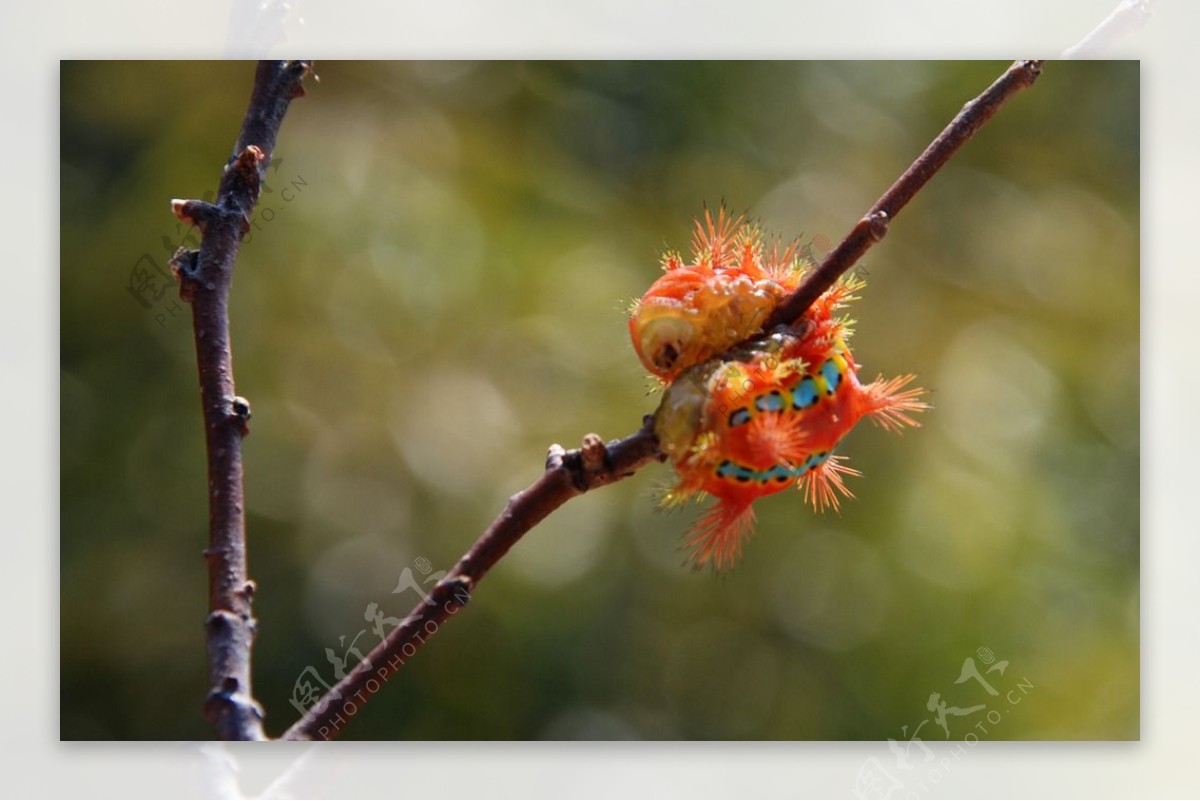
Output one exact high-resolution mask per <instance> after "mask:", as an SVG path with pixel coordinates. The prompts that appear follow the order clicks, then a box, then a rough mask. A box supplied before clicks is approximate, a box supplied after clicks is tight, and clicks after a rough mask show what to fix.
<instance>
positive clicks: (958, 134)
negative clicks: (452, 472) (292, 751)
mask: <svg viewBox="0 0 1200 801" xmlns="http://www.w3.org/2000/svg"><path fill="white" fill-rule="evenodd" d="M1042 64H1043V62H1041V61H1018V62H1016V63H1014V64H1013V65H1012V66H1011V67H1009V68H1008V70H1006V71H1005V73H1004V74H1003V75H1002V76H1001V77H1000V78H999V79H998V80H997V81H996V82H995V83H993V84H992V85H991V86H990V87H989V88H988V89H987V90H986V91H984V92H983V94H981V95H979V97H977V98H975V99H974V100H972V101H971V102H969V103H967V104H966V105H965V106H964V107H963V109H962V111H961V112H959V114H958V115H957V116H955V117H954V119H953V120H952V121H951V122H950V124H949V125H947V126H946V128H945V129H944V130H943V131H942V132H941V133H940V134H939V135H938V136H937V138H936V139H934V140H933V142H932V143H931V144H930V145H929V147H927V148H926V149H925V151H924V152H923V153H921V155H920V156H918V157H917V159H916V161H914V162H913V163H912V165H911V166H910V167H909V168H908V169H907V170H905V172H904V174H903V175H901V176H900V178H899V179H897V180H896V182H895V183H894V184H892V186H891V187H890V188H889V189H888V190H887V192H885V193H884V195H883V197H881V198H880V199H879V201H878V202H877V203H876V204H875V205H874V206H872V207H871V210H870V211H869V212H867V214H866V215H865V216H864V217H863V218H862V219H861V220H859V222H858V223H857V224H856V225H855V226H854V228H853V229H852V230H851V231H850V233H849V234H847V235H846V237H845V239H843V240H842V241H841V243H840V244H838V246H837V247H836V248H834V249H833V251H831V252H830V254H829V255H828V256H827V257H826V258H825V260H824V261H823V262H822V263H821V265H820V266H819V267H818V268H817V269H816V270H815V271H813V273H812V274H811V275H810V276H809V277H808V278H807V279H806V280H805V281H804V283H803V284H801V286H800V287H799V288H798V289H797V290H796V291H795V292H794V293H793V294H792V295H790V296H789V297H788V298H787V300H785V301H784V303H782V304H781V305H780V306H779V307H778V308H777V309H776V310H775V313H774V314H772V315H771V317H770V318H769V320H768V322H767V325H766V326H764V330H770V329H772V328H774V327H775V326H777V325H786V324H788V323H791V322H793V321H795V320H796V319H797V318H799V317H800V316H801V315H802V314H803V313H804V312H805V311H806V310H807V309H808V307H809V306H810V305H812V303H813V302H814V301H815V300H816V299H817V298H819V297H820V296H821V294H822V293H824V292H825V290H827V289H829V287H831V286H833V284H834V282H835V281H837V279H838V278H839V277H840V276H841V275H842V274H844V273H845V272H846V271H848V270H849V269H850V268H851V267H853V266H854V264H855V263H857V261H858V260H859V259H861V258H862V256H863V254H865V253H866V252H867V250H868V249H870V247H871V246H872V245H873V244H875V243H876V242H878V241H879V240H881V239H882V238H883V237H884V235H885V234H886V233H887V226H888V223H889V222H890V221H891V220H892V219H893V218H895V216H896V214H898V213H899V212H900V210H901V209H902V208H904V206H905V205H906V204H907V203H908V202H909V201H910V200H912V198H913V197H914V196H915V195H916V194H917V193H918V192H919V191H920V190H921V189H922V187H924V186H925V184H926V183H928V182H929V179H931V178H932V177H933V176H934V175H935V174H936V173H937V171H938V170H940V169H941V168H942V167H943V166H944V165H945V164H946V162H947V161H948V160H949V159H950V157H951V156H953V155H954V153H955V152H956V151H957V150H958V149H959V148H960V147H961V146H962V145H963V144H964V143H965V142H966V141H967V140H968V139H970V138H971V136H972V135H974V133H975V132H976V131H977V130H979V128H980V127H981V126H983V125H984V124H985V123H986V122H987V121H988V120H989V119H991V117H992V115H994V114H995V113H996V112H997V111H998V110H999V109H1000V107H1001V106H1003V105H1004V104H1005V103H1006V102H1008V100H1009V99H1010V98H1011V97H1012V96H1013V95H1014V94H1016V93H1017V92H1018V91H1020V90H1021V89H1024V88H1026V87H1029V86H1032V85H1033V83H1034V81H1035V80H1037V77H1038V75H1039V74H1040V73H1041V68H1042ZM663 458H664V456H663V454H662V453H661V452H660V451H659V447H658V439H657V437H656V436H655V434H654V428H653V418H652V417H646V418H645V419H644V420H643V424H642V428H641V430H640V431H638V432H637V433H635V434H633V435H631V436H629V437H626V438H625V439H621V440H617V441H615V442H612V443H609V444H608V445H607V446H606V445H604V444H603V442H602V441H601V440H600V438H599V437H598V436H596V435H595V434H589V435H588V436H587V437H585V438H584V442H583V447H582V448H581V449H579V450H574V451H569V452H566V451H564V450H563V449H562V448H561V447H560V446H558V445H553V446H551V448H550V453H549V456H548V457H547V461H546V470H545V472H544V473H543V474H542V476H541V477H540V478H539V479H538V480H537V481H535V482H534V483H533V484H532V485H531V486H530V487H528V488H527V489H525V490H523V491H522V492H519V493H517V494H516V495H514V496H512V498H510V499H509V502H508V504H507V505H506V506H505V508H504V511H503V512H501V513H500V516H499V517H497V518H496V519H495V520H494V521H493V522H492V524H491V525H490V526H488V528H487V530H486V531H485V532H484V533H483V535H482V536H481V537H480V538H479V540H478V541H476V543H475V544H474V545H473V546H472V547H471V549H470V550H469V551H467V553H466V555H464V556H463V557H462V559H460V560H459V562H458V564H456V565H455V566H454V568H453V569H452V570H451V571H450V572H449V573H448V574H447V575H446V577H445V578H443V579H442V580H441V581H440V582H438V584H437V586H436V587H435V588H434V590H433V591H432V592H431V593H430V595H429V599H428V600H427V601H423V602H422V603H419V604H418V605H417V606H416V607H415V608H414V609H413V610H412V612H411V613H409V616H408V617H407V618H405V619H404V621H403V623H402V624H401V625H400V626H398V627H397V628H395V629H393V630H392V632H391V633H390V634H389V635H388V636H387V637H386V638H385V639H384V640H383V641H382V642H381V643H379V645H377V646H376V647H375V648H374V649H373V650H372V651H371V652H370V653H369V654H368V655H367V657H366V659H364V660H363V661H361V662H359V664H358V665H356V666H355V667H354V669H353V670H351V671H350V672H349V673H348V674H346V676H345V678H343V679H342V680H341V681H339V682H338V683H337V684H336V685H335V686H334V687H333V689H332V690H330V691H329V692H328V693H326V695H325V696H324V697H323V698H322V699H321V700H320V701H318V702H317V704H316V705H314V706H313V707H312V708H311V709H310V710H308V712H307V713H306V714H305V715H304V716H303V717H302V718H301V719H300V720H299V721H297V722H296V724H295V725H293V726H292V727H291V728H290V729H288V730H287V732H285V733H284V735H283V739H285V740H315V739H322V740H329V739H332V738H333V737H336V736H337V735H338V733H339V732H341V730H342V728H343V727H344V726H345V725H346V723H347V722H349V720H350V719H351V718H353V717H354V715H355V714H357V712H358V709H359V706H360V705H361V704H363V703H365V702H366V701H367V700H368V699H369V698H370V697H371V696H372V695H374V694H375V693H376V692H378V691H379V690H380V688H381V687H382V685H383V683H384V682H385V681H387V679H388V678H390V677H391V676H392V675H394V674H395V673H396V672H397V671H398V670H399V669H400V668H401V667H403V666H404V664H405V662H406V661H407V660H408V659H411V658H412V656H413V655H414V654H416V652H417V650H418V649H419V648H420V647H421V646H422V645H424V644H425V643H426V642H427V641H428V639H429V638H430V637H432V636H433V635H434V634H436V633H437V632H438V630H439V627H440V625H441V624H442V623H443V622H444V621H445V620H446V619H447V618H449V617H450V616H451V615H453V614H455V613H457V612H458V610H459V609H460V608H461V607H462V606H463V605H464V604H465V603H466V602H467V601H469V600H470V598H471V594H472V593H473V592H474V591H475V588H476V586H477V585H478V583H479V581H480V580H481V579H482V578H483V576H484V575H485V574H486V573H487V571H488V570H490V569H491V568H492V566H493V565H495V564H496V562H497V561H499V560H500V558H501V557H503V556H504V554H505V553H507V552H508V550H509V548H511V547H512V546H513V545H514V544H515V543H516V542H517V540H519V539H520V538H521V537H522V536H524V535H525V533H526V532H528V531H529V530H530V529H532V528H533V527H534V526H536V525H537V524H538V523H540V522H541V521H542V520H544V519H545V518H546V516H547V515H549V514H550V513H551V512H553V511H554V510H555V509H557V508H558V507H560V506H562V505H563V504H564V503H566V502H567V501H568V500H570V499H571V498H573V497H575V496H577V495H581V494H583V493H584V492H587V491H588V490H591V489H596V488H598V487H602V486H605V485H607V484H612V483H615V482H617V481H620V480H621V479H623V478H626V477H628V476H631V475H633V474H634V473H635V472H637V471H638V470H639V469H641V468H642V467H644V466H645V465H647V464H649V463H651V462H654V461H662V460H663Z"/></svg>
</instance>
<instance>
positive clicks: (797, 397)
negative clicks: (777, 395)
mask: <svg viewBox="0 0 1200 801" xmlns="http://www.w3.org/2000/svg"><path fill="white" fill-rule="evenodd" d="M816 402H817V382H816V381H814V380H813V379H812V377H811V376H805V377H804V378H802V379H800V383H799V384H797V385H796V388H795V389H793V390H792V406H793V408H796V409H807V408H808V407H809V406H812V405H813V404H814V403H816Z"/></svg>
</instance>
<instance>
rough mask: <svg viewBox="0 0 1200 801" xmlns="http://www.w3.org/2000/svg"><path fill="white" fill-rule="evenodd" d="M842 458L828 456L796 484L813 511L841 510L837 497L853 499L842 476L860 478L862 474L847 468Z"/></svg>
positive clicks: (852, 494)
mask: <svg viewBox="0 0 1200 801" xmlns="http://www.w3.org/2000/svg"><path fill="white" fill-rule="evenodd" d="M845 458H846V457H844V456H837V455H834V456H830V457H829V459H828V460H827V461H825V462H823V463H822V464H819V465H817V466H816V467H814V468H813V469H812V470H809V471H808V472H807V473H805V474H804V475H802V476H800V478H799V480H798V481H797V482H796V486H797V488H799V489H801V490H803V492H804V500H806V501H807V502H809V503H810V504H812V507H813V509H815V510H816V511H818V512H823V511H825V510H826V509H833V510H834V511H835V512H837V511H840V510H841V499H840V498H838V495H839V494H840V495H842V496H844V497H847V498H853V497H854V493H853V492H851V491H850V488H849V487H847V486H846V481H845V479H844V478H842V476H861V475H862V473H861V472H860V471H858V470H855V469H854V468H853V467H847V466H846V465H845V464H843V463H842V462H843V461H844V460H845Z"/></svg>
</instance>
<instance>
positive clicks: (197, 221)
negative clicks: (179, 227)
mask: <svg viewBox="0 0 1200 801" xmlns="http://www.w3.org/2000/svg"><path fill="white" fill-rule="evenodd" d="M171 213H172V214H174V215H175V216H176V217H178V218H179V219H180V221H182V222H185V223H187V224H188V225H194V226H196V227H197V228H199V229H200V231H201V233H203V232H204V226H205V225H207V224H208V221H209V220H211V219H212V218H213V217H215V216H216V215H218V214H220V213H221V210H220V209H219V208H217V207H216V206H214V205H213V204H212V203H209V202H207V201H204V200H182V199H180V198H174V199H172V200H171Z"/></svg>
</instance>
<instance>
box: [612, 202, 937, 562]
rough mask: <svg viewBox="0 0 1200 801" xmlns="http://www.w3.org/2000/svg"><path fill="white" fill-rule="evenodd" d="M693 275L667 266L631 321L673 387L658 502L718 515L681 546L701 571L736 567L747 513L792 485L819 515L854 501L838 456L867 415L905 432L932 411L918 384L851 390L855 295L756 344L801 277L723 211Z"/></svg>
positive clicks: (832, 292) (896, 382) (854, 286)
mask: <svg viewBox="0 0 1200 801" xmlns="http://www.w3.org/2000/svg"><path fill="white" fill-rule="evenodd" d="M693 249H694V254H693V255H694V257H695V258H694V263H693V264H692V265H684V264H683V263H682V261H681V260H679V258H678V257H677V256H674V255H673V254H668V256H667V257H666V258H665V259H664V267H665V269H666V273H665V274H664V275H663V276H662V277H660V278H659V280H658V281H656V282H655V284H654V285H653V286H651V288H650V289H649V290H648V291H647V293H646V295H645V296H643V298H642V299H641V301H640V302H639V303H638V304H637V305H636V307H635V309H634V311H633V315H632V317H631V321H630V331H631V334H632V336H633V342H634V348H635V350H637V352H638V355H639V356H640V357H641V358H642V362H643V364H644V365H645V366H646V367H647V368H648V369H649V370H650V371H651V372H652V373H653V374H654V375H656V376H658V377H659V378H660V379H661V380H663V382H664V383H668V384H669V385H668V387H667V389H666V391H665V393H664V396H663V399H662V402H661V404H660V405H659V408H658V410H657V411H656V413H655V416H654V425H655V432H656V434H657V435H658V438H659V442H660V445H661V447H662V449H663V451H664V453H666V455H667V457H668V458H669V459H670V461H671V463H672V466H673V467H674V469H675V472H676V474H677V476H678V480H677V482H676V483H675V485H674V487H673V488H672V489H671V490H670V491H668V493H667V494H666V496H665V497H664V499H663V501H664V504H666V505H674V504H678V503H682V502H683V501H685V500H687V499H689V498H693V497H697V496H699V497H703V496H705V495H711V496H713V497H715V498H716V502H715V504H713V506H712V507H711V508H710V509H709V510H708V511H707V512H706V513H705V514H704V515H703V516H702V517H701V518H700V520H699V521H698V522H697V523H696V524H695V525H694V526H693V527H692V529H691V531H690V532H689V534H688V538H687V542H686V546H687V548H688V549H689V552H690V557H691V559H692V560H693V562H694V563H695V564H696V565H704V564H712V565H713V566H714V567H716V568H717V569H722V568H726V567H729V566H731V565H732V564H734V563H735V562H736V561H737V560H738V558H739V556H740V553H741V548H742V545H743V543H744V542H745V540H746V539H747V537H748V536H749V534H750V533H751V531H752V529H753V522H754V512H753V506H752V505H753V503H754V501H756V500H757V499H758V498H761V497H763V496H765V495H770V494H773V493H776V492H779V491H781V490H783V489H786V488H787V487H790V486H795V487H797V488H798V489H800V490H801V491H802V492H803V493H804V496H805V498H806V499H807V500H808V501H809V502H810V503H811V504H812V505H813V506H814V508H816V509H817V510H818V511H819V510H822V509H825V508H829V507H833V508H837V506H838V504H839V496H846V497H853V495H852V493H851V492H850V490H849V488H848V487H847V486H846V483H845V477H846V476H848V475H859V473H858V471H857V470H854V469H853V468H851V467H849V466H847V465H846V462H845V457H844V456H843V455H840V454H837V453H836V450H837V448H838V446H839V445H840V444H841V442H842V440H843V438H844V437H845V436H846V435H847V434H848V433H849V432H850V431H851V429H853V428H854V426H855V425H856V424H857V423H858V422H859V421H860V420H861V419H863V418H864V417H869V418H871V419H872V420H873V421H874V422H876V423H877V424H879V425H880V426H881V427H883V428H885V429H889V430H899V429H901V428H903V427H905V426H915V425H917V421H916V419H915V418H914V417H913V414H915V413H917V412H920V411H923V410H924V409H926V408H928V407H927V404H925V403H924V402H923V401H922V400H921V397H922V395H923V392H924V390H921V389H917V388H912V387H910V386H909V385H910V384H911V383H912V381H913V380H914V376H912V375H904V376H900V377H898V378H893V379H887V380H885V379H883V378H878V379H876V380H874V381H872V382H870V383H865V384H864V383H862V382H861V381H860V380H859V376H858V372H859V365H858V363H857V362H856V360H855V358H854V355H853V354H852V353H851V351H850V348H849V347H848V346H847V344H846V341H847V339H848V338H849V336H850V329H849V326H850V322H851V321H849V320H847V319H845V318H844V317H842V316H839V313H838V312H839V311H840V310H841V309H842V308H843V307H844V306H845V305H846V304H847V303H848V302H850V301H852V300H853V299H854V293H855V292H856V291H857V290H859V289H860V288H861V287H862V286H863V282H862V281H861V280H859V279H857V278H848V279H843V280H841V281H839V282H838V283H837V284H836V285H834V286H833V287H832V288H831V289H829V290H828V291H827V292H825V293H824V294H823V295H822V296H821V297H820V298H819V299H818V300H817V302H816V303H814V304H813V305H812V306H811V307H810V308H809V309H808V310H807V311H806V312H805V313H804V315H803V316H802V317H801V318H800V319H799V320H797V321H795V322H793V324H792V325H790V326H781V327H780V328H779V329H776V330H775V331H774V332H770V333H769V334H765V335H759V336H758V337H756V338H753V339H749V340H748V341H747V342H746V343H745V344H744V345H741V346H739V347H737V348H736V349H733V350H730V348H731V347H732V346H734V345H735V344H736V343H738V342H742V341H743V340H746V339H747V337H751V336H753V335H754V334H755V333H756V332H757V328H756V326H759V325H761V322H762V321H763V320H765V319H766V318H767V316H769V314H770V313H771V311H772V310H773V309H774V308H775V306H776V305H777V304H778V303H779V301H780V300H782V299H783V298H784V297H786V296H787V294H789V293H790V292H791V291H792V290H793V289H795V287H796V286H798V285H799V283H800V281H801V280H802V278H803V276H804V271H805V269H806V266H807V265H805V264H803V263H802V262H801V260H800V259H798V258H797V256H796V248H795V245H794V244H793V245H792V246H791V247H789V248H788V249H786V250H785V251H783V252H782V253H780V251H779V249H778V248H777V247H776V248H772V249H771V250H770V251H769V252H768V251H767V250H766V248H765V247H764V245H763V239H762V235H761V233H759V232H758V230H757V229H755V228H753V227H750V226H748V225H746V224H745V223H743V222H742V220H741V219H738V220H732V219H730V218H728V217H727V216H726V215H725V214H724V212H723V211H722V213H721V214H720V216H719V217H718V219H717V220H716V221H714V220H713V219H712V217H711V215H709V214H707V213H706V214H705V224H703V225H702V224H701V223H699V222H697V238H696V240H695V242H694V248H693Z"/></svg>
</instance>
